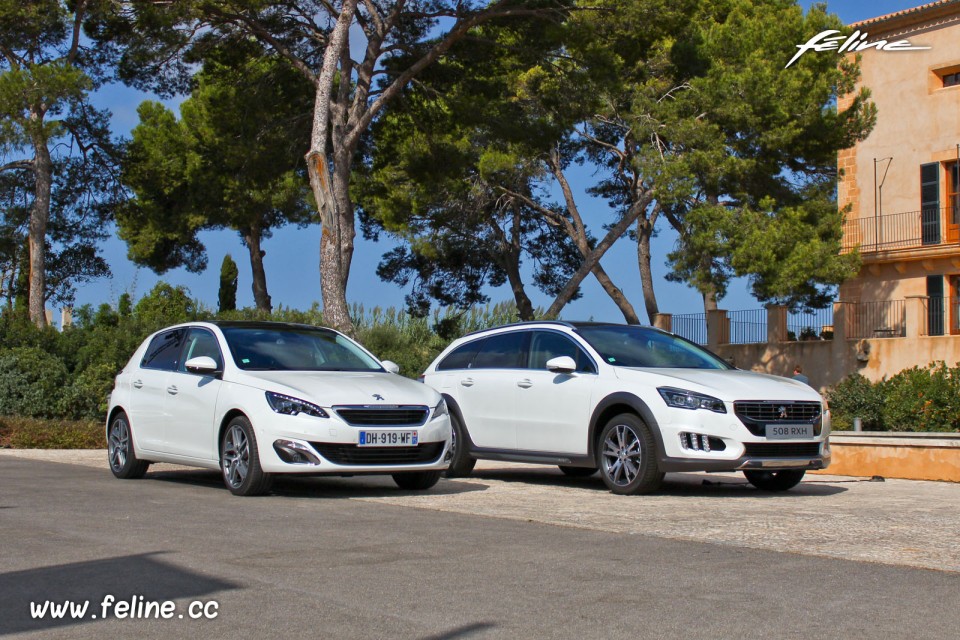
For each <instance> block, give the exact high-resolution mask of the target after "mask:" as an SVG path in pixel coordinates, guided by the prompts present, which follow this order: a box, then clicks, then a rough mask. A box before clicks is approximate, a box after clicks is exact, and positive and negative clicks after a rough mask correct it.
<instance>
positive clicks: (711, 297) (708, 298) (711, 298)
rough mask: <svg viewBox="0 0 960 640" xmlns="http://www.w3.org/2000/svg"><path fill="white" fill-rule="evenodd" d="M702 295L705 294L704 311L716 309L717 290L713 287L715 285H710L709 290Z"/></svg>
mask: <svg viewBox="0 0 960 640" xmlns="http://www.w3.org/2000/svg"><path fill="white" fill-rule="evenodd" d="M708 286H709V285H708ZM701 295H703V312H704V313H707V312H708V311H716V310H717V292H716V291H715V290H714V289H713V287H710V288H709V289H708V290H707V291H703V292H702V293H701Z"/></svg>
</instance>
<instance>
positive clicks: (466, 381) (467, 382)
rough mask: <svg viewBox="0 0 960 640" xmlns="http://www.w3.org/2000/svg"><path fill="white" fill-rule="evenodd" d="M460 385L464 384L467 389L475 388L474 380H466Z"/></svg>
mask: <svg viewBox="0 0 960 640" xmlns="http://www.w3.org/2000/svg"><path fill="white" fill-rule="evenodd" d="M460 384H462V385H463V386H465V387H472V386H473V378H464V379H463V380H461V381H460Z"/></svg>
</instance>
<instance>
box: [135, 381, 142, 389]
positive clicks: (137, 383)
mask: <svg viewBox="0 0 960 640" xmlns="http://www.w3.org/2000/svg"><path fill="white" fill-rule="evenodd" d="M142 386H143V380H134V381H133V388H134V389H139V388H141V387H142Z"/></svg>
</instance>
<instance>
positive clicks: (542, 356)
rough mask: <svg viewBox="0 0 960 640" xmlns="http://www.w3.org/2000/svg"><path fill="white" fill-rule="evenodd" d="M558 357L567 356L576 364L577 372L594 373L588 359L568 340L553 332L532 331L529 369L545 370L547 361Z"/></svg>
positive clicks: (595, 370)
mask: <svg viewBox="0 0 960 640" xmlns="http://www.w3.org/2000/svg"><path fill="white" fill-rule="evenodd" d="M560 356H569V357H571V358H573V361H574V362H576V363H577V371H579V372H581V373H596V372H597V369H596V367H595V366H594V365H593V362H592V361H591V360H590V357H589V356H587V354H586V353H584V352H583V349H581V348H580V347H578V346H577V345H576V343H574V342H573V340H571V339H570V338H568V337H566V336H564V335H561V334H559V333H557V332H555V331H534V332H533V336H532V337H531V338H530V358H529V368H530V369H540V370H543V369H546V368H547V361H548V360H552V359H553V358H559V357H560Z"/></svg>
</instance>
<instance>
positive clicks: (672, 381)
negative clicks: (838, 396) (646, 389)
mask: <svg viewBox="0 0 960 640" xmlns="http://www.w3.org/2000/svg"><path fill="white" fill-rule="evenodd" d="M616 372H617V376H618V377H619V378H620V379H621V380H623V381H625V382H631V381H636V382H637V383H638V384H643V385H644V386H647V385H650V386H656V387H671V386H672V387H677V388H680V389H686V390H688V391H695V392H698V393H706V394H709V395H711V396H714V397H717V398H719V399H721V400H727V401H730V402H733V401H736V400H808V401H810V400H812V401H818V402H819V401H821V397H820V394H819V393H817V392H816V391H815V390H814V389H813V388H811V387H810V386H808V385H806V384H804V383H802V382H798V381H796V380H791V379H789V378H781V377H779V376H771V375H767V374H764V373H754V372H752V371H739V370H718V369H646V368H635V367H617V369H616Z"/></svg>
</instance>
